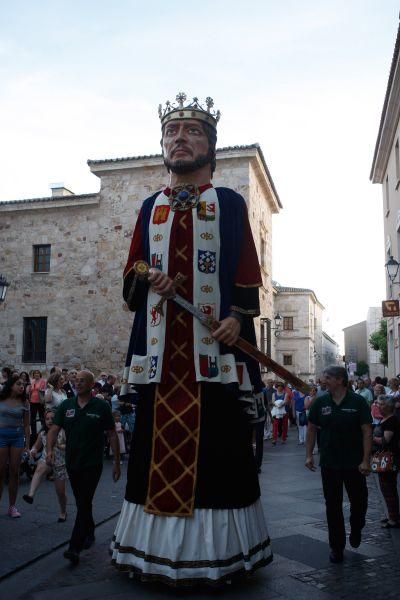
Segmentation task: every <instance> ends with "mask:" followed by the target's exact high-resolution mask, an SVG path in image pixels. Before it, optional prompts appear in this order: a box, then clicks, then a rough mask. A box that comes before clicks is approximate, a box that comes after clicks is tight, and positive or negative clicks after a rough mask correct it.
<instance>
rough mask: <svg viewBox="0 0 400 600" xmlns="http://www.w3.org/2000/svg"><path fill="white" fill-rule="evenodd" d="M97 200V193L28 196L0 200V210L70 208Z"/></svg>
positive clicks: (98, 197) (87, 204)
mask: <svg viewBox="0 0 400 600" xmlns="http://www.w3.org/2000/svg"><path fill="white" fill-rule="evenodd" d="M99 202H100V195H99V194H79V195H78V194H77V195H73V196H55V197H53V196H50V197H45V198H28V199H26V200H6V201H2V202H0V212H2V213H4V212H16V211H21V210H39V209H43V208H47V209H49V208H66V207H69V208H70V207H73V206H75V207H76V206H89V205H98V204H99Z"/></svg>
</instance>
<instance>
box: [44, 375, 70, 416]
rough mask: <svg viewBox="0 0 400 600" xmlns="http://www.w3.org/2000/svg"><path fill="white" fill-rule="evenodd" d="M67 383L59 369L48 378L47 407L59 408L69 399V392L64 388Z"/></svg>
mask: <svg viewBox="0 0 400 600" xmlns="http://www.w3.org/2000/svg"><path fill="white" fill-rule="evenodd" d="M64 383H65V379H64V375H63V374H62V373H60V372H59V371H57V372H56V373H52V374H51V375H50V377H49V378H48V380H47V388H46V391H45V394H44V401H45V405H46V409H47V408H58V407H59V406H60V404H61V402H64V400H66V399H67V393H66V391H65V390H64V389H63V385H64Z"/></svg>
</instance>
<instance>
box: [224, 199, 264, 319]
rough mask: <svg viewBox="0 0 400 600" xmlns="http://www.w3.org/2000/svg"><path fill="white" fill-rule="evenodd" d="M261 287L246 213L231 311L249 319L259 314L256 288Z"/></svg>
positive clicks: (255, 251) (255, 253)
mask: <svg viewBox="0 0 400 600" xmlns="http://www.w3.org/2000/svg"><path fill="white" fill-rule="evenodd" d="M261 285H262V278H261V271H260V265H259V263H258V256H257V250H256V247H255V244H254V239H253V234H252V232H251V228H250V223H249V218H248V215H247V211H246V212H245V216H244V224H243V240H242V248H241V253H240V258H239V263H238V267H237V270H236V277H235V285H234V289H233V297H232V305H231V310H232V311H234V312H237V313H240V314H242V315H247V316H249V317H257V316H258V315H259V314H260V303H259V297H258V288H259V287H260V286H261Z"/></svg>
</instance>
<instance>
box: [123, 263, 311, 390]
mask: <svg viewBox="0 0 400 600" xmlns="http://www.w3.org/2000/svg"><path fill="white" fill-rule="evenodd" d="M133 270H134V271H135V273H136V275H137V276H138V277H139V279H147V277H148V275H149V271H150V266H149V265H148V263H147V262H146V261H144V260H138V261H136V262H135V263H134V265H133ZM185 279H186V277H185V276H183V275H182V274H181V273H178V274H177V275H176V277H175V278H174V280H173V281H174V286H179V285H181V284H182V283H183V282H184V281H185ZM166 300H173V301H174V302H175V303H176V304H179V306H181V307H182V308H183V309H185V310H186V311H187V312H188V313H190V314H191V315H193V316H194V317H195V318H196V319H198V320H199V321H200V322H201V323H202V324H203V325H204V326H205V327H207V329H210V330H211V331H215V330H216V329H218V327H219V326H220V325H221V323H220V322H219V321H217V320H216V319H213V317H210V316H207V315H206V314H204V313H203V311H202V310H200V308H196V306H193V304H191V303H190V302H188V301H187V300H185V298H182V296H180V295H179V294H177V293H176V292H175V290H174V292H173V294H171V296H168V298H162V299H161V300H160V302H159V303H158V304H157V305H156V307H155V309H156V311H157V312H158V313H159V314H160V315H163V314H164V312H163V304H164V302H165V301H166ZM233 345H234V346H236V347H237V348H239V349H240V350H242V352H244V353H245V354H248V355H249V356H251V358H254V359H255V360H256V361H257V362H259V363H260V364H262V365H264V366H265V367H268V369H270V370H271V371H272V372H273V373H275V375H278V376H279V377H281V378H282V379H283V380H284V381H288V382H289V383H291V384H292V385H293V386H294V387H295V388H296V389H297V390H300V391H301V392H304V393H308V392H309V391H310V386H309V385H308V384H307V383H306V382H305V381H303V380H302V379H300V378H299V377H296V375H293V373H291V372H290V371H288V370H287V369H285V367H283V366H282V365H280V364H279V363H277V362H275V361H274V360H273V359H272V358H271V357H270V356H268V355H267V354H264V352H261V350H259V349H258V348H257V346H253V344H250V342H247V341H246V340H245V339H243V338H241V337H239V338H238V339H237V340H236V342H235V343H234V344H233Z"/></svg>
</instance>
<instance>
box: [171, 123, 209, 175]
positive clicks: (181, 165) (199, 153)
mask: <svg viewBox="0 0 400 600" xmlns="http://www.w3.org/2000/svg"><path fill="white" fill-rule="evenodd" d="M162 148H163V156H164V164H165V166H166V167H167V169H168V171H172V172H173V173H177V174H179V175H182V174H186V173H193V172H194V171H197V170H198V169H200V168H202V167H204V166H206V165H208V164H211V163H212V160H213V157H214V153H215V150H214V148H212V147H211V146H210V143H209V139H208V136H207V133H206V131H205V129H204V127H203V125H202V123H201V121H198V120H196V119H182V120H174V121H170V122H169V123H167V124H166V125H165V127H164V129H163V138H162Z"/></svg>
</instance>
